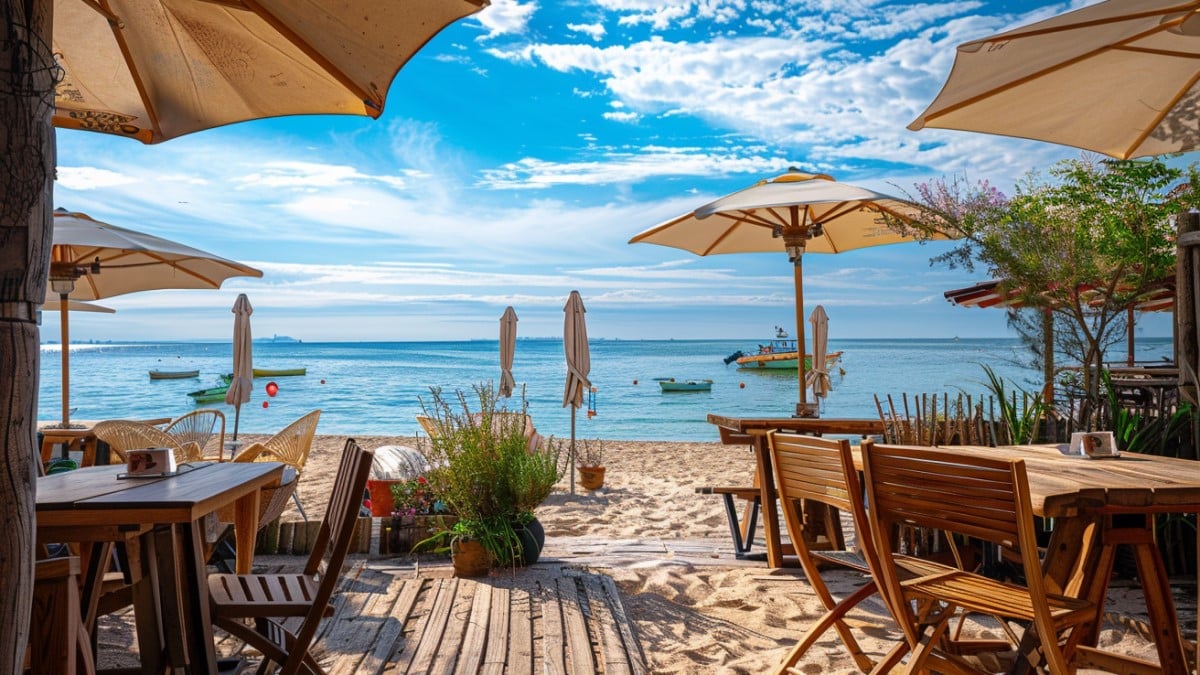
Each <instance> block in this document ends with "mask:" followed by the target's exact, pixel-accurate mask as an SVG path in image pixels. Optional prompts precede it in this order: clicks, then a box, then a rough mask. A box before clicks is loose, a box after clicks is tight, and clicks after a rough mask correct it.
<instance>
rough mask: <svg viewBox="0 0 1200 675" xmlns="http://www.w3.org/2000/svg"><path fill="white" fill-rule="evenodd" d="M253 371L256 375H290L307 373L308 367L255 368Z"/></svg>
mask: <svg viewBox="0 0 1200 675" xmlns="http://www.w3.org/2000/svg"><path fill="white" fill-rule="evenodd" d="M253 371H254V376H255V377H290V376H292V375H305V374H307V373H308V368H254V369H253Z"/></svg>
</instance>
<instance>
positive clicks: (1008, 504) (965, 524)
mask: <svg viewBox="0 0 1200 675" xmlns="http://www.w3.org/2000/svg"><path fill="white" fill-rule="evenodd" d="M861 452H862V463H863V473H864V477H865V481H864V482H865V487H866V493H867V503H868V509H869V511H870V514H871V518H870V521H871V522H870V525H871V532H872V536H873V538H874V542H875V549H876V551H877V555H878V556H879V559H880V561H881V563H882V565H881V569H880V570H878V574H879V577H880V578H879V579H878V581H879V585H880V587H881V588H882V587H884V586H886V587H887V594H888V595H890V596H891V597H895V598H899V597H903V595H902V593H901V589H900V580H899V576H898V575H897V574H896V573H895V570H896V565H895V557H894V556H895V553H893V551H895V550H896V547H895V541H894V539H893V536H894V533H895V531H896V530H897V526H905V525H907V526H913V527H927V528H932V529H938V530H946V531H949V532H957V533H959V534H964V535H967V536H970V537H976V538H978V539H982V540H985V541H990V542H994V543H997V544H1001V545H1004V546H1007V547H1010V548H1014V549H1016V550H1018V551H1019V553H1020V556H1021V561H1022V565H1023V567H1024V573H1025V578H1026V583H1027V585H1028V588H1029V591H1030V594H1031V596H1032V597H1033V598H1035V603H1036V602H1037V598H1041V611H1043V612H1045V617H1046V619H1047V620H1048V617H1049V609H1048V607H1047V606H1046V604H1045V597H1046V591H1045V586H1044V583H1043V578H1042V572H1041V564H1040V561H1039V559H1038V553H1037V540H1036V537H1035V535H1034V524H1033V506H1032V504H1031V503H1030V497H1029V478H1028V474H1027V473H1026V471H1025V462H1024V461H1023V460H1019V459H1017V460H1006V459H999V458H994V457H984V456H980V455H964V454H960V453H956V452H952V451H944V450H936V449H929V448H918V447H911V446H893V445H883V444H873V443H871V442H869V441H866V442H864V443H863V445H862V450H861ZM899 606H900V607H902V608H903V609H902V610H901V611H904V612H906V613H908V616H907V618H908V620H901V621H900V623H901V624H902V625H904V626H905V630H906V631H907V630H909V629H910V628H909V627H910V626H911V625H912V615H911V607H909V606H908V605H907V604H906V603H899ZM896 609H897V607H895V606H894V607H893V610H896ZM897 618H898V619H899V618H900V617H897Z"/></svg>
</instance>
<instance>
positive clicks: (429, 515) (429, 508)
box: [387, 476, 458, 553]
mask: <svg viewBox="0 0 1200 675" xmlns="http://www.w3.org/2000/svg"><path fill="white" fill-rule="evenodd" d="M390 497H391V501H392V506H391V508H392V511H391V527H390V529H389V530H388V537H387V542H388V547H387V550H388V551H390V552H392V553H408V552H410V551H412V550H414V549H415V548H417V545H418V544H419V543H421V542H422V541H423V540H425V539H427V538H428V537H429V535H430V534H431V533H433V532H436V531H439V530H444V529H447V528H449V527H451V526H453V525H454V523H455V522H456V521H457V520H458V518H457V517H456V516H455V515H454V514H452V513H450V507H449V506H448V505H447V504H446V500H445V499H444V498H443V496H442V488H441V485H440V484H438V483H437V482H436V480H431V479H429V478H427V477H426V476H417V477H416V478H410V479H407V480H397V481H393V482H392V484H391V495H390Z"/></svg>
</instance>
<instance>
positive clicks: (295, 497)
mask: <svg viewBox="0 0 1200 675" xmlns="http://www.w3.org/2000/svg"><path fill="white" fill-rule="evenodd" d="M296 492H299V490H297V491H294V492H292V501H293V502H295V503H296V509H297V510H299V511H300V517H301V518H303V519H304V522H306V523H307V522H308V514H307V513H305V512H304V505H303V504H301V503H300V497H299V495H297V494H296Z"/></svg>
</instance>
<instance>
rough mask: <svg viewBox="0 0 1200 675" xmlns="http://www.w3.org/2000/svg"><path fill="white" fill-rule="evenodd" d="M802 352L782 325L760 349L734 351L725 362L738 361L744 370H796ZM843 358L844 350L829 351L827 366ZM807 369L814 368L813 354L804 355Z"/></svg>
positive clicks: (760, 345) (826, 360)
mask: <svg viewBox="0 0 1200 675" xmlns="http://www.w3.org/2000/svg"><path fill="white" fill-rule="evenodd" d="M799 358H800V353H799V349H797V348H796V341H795V340H794V339H792V338H791V337H789V336H788V332H787V331H786V330H784V329H783V328H782V327H780V326H776V327H775V337H773V338H771V339H770V340H767V342H766V344H759V345H758V351H757V352H753V353H750V354H747V353H745V352H742V351H737V352H734V353H733V354H730V355H729V356H727V357H725V363H727V364H728V363H732V362H734V361H737V365H738V368H740V369H743V370H760V369H765V370H796V368H797V366H798V365H799ZM841 358H842V352H840V351H836V352H829V353H827V354H826V355H825V367H826V369H828V368H829V367H831V366H833V365H834V364H836V363H837V362H838V361H840V360H841ZM804 367H805V369H809V368H812V354H805V355H804Z"/></svg>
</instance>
